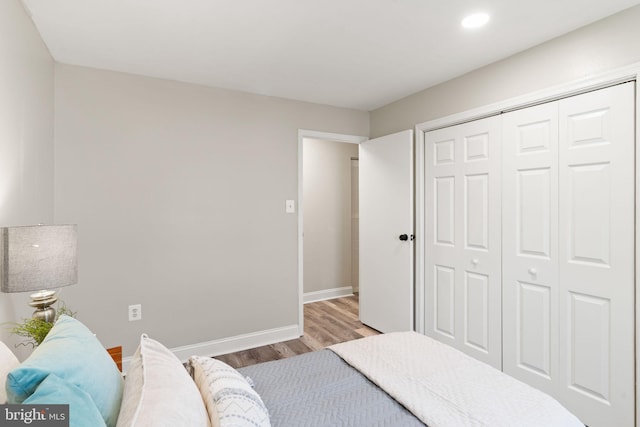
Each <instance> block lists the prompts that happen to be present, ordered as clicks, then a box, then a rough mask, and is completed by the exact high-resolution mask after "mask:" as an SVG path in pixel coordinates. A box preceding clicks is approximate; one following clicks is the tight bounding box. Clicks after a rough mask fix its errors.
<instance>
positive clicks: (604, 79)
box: [415, 62, 640, 426]
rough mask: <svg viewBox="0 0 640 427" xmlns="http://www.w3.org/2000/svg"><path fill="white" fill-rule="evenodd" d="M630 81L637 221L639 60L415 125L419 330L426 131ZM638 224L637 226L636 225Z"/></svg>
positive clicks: (638, 350)
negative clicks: (632, 88) (633, 94)
mask: <svg viewBox="0 0 640 427" xmlns="http://www.w3.org/2000/svg"><path fill="white" fill-rule="evenodd" d="M630 81H635V82H636V99H635V108H636V111H635V117H636V134H635V140H634V142H635V147H636V150H635V165H634V169H635V221H636V224H640V173H639V171H638V167H639V165H640V149H638V148H637V146H638V128H639V126H640V96H638V92H639V89H640V88H638V84H640V62H637V63H634V64H631V65H628V66H625V67H620V68H615V69H613V70H609V71H606V72H602V73H598V74H594V75H592V76H590V77H588V78H582V79H579V80H573V81H570V82H567V83H563V84H560V85H555V86H552V87H549V88H546V89H543V90H539V91H535V92H530V93H527V94H525V95H522V96H517V97H513V98H509V99H506V100H504V101H500V102H496V103H492V104H488V105H484V106H481V107H478V108H474V109H470V110H466V111H463V112H460V113H456V114H452V115H449V116H445V117H441V118H438V119H434V120H429V121H426V122H423V123H419V124H417V125H416V126H415V138H416V236H417V245H416V248H415V250H416V264H415V268H416V276H415V280H416V282H415V283H416V330H417V331H418V332H420V333H424V332H425V328H424V323H425V315H426V313H425V307H424V298H425V296H426V295H425V273H426V272H425V266H424V264H425V263H424V254H425V246H424V241H425V235H426V233H425V229H424V225H425V215H426V210H425V202H426V200H425V197H424V194H425V183H424V177H425V167H426V165H425V161H424V159H425V154H426V153H425V137H424V134H425V132H429V131H432V130H436V129H440V128H444V127H449V126H454V125H458V124H461V123H466V122H470V121H474V120H477V119H481V118H485V117H490V116H494V115H499V114H502V113H506V112H509V111H513V110H519V109H522V108H526V107H530V106H533V105H538V104H544V103H547V102H550V101H556V100H558V99H561V98H567V97H570V96H574V95H579V94H581V93H585V92H590V91H594V90H597V89H603V88H605V87H609V86H614V85H616V84H620V83H626V82H630ZM636 228H637V226H636ZM634 232H635V239H634V240H635V248H634V250H635V284H634V289H635V312H636V316H635V319H636V320H635V354H636V358H635V359H636V369H635V383H636V426H640V383H639V381H638V378H639V374H640V315H638V308H639V307H640V290H639V289H638V285H639V284H640V268H638V267H639V266H640V251H639V250H638V249H639V248H640V233H638V232H637V231H636V230H634Z"/></svg>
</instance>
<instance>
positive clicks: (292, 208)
mask: <svg viewBox="0 0 640 427" xmlns="http://www.w3.org/2000/svg"><path fill="white" fill-rule="evenodd" d="M285 211H286V212H287V213H296V201H295V200H287V201H286V209H285Z"/></svg>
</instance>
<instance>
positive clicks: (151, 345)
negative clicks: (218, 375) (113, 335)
mask: <svg viewBox="0 0 640 427" xmlns="http://www.w3.org/2000/svg"><path fill="white" fill-rule="evenodd" d="M134 426H135V427H176V426H193V427H210V426H211V423H210V422H209V416H208V414H207V409H206V408H205V406H204V402H203V400H202V397H201V396H200V392H199V391H198V388H197V387H196V385H195V383H194V382H193V381H192V379H191V377H189V373H188V372H187V370H186V369H185V367H184V366H183V365H182V363H181V362H180V360H178V358H177V357H176V356H175V355H174V354H173V353H172V352H171V351H170V350H169V349H167V348H166V347H165V346H163V345H162V344H160V343H159V342H158V341H155V340H152V339H151V338H149V337H147V336H146V335H142V337H141V338H140V346H139V347H138V350H137V351H136V353H135V354H134V356H133V360H131V363H130V364H129V369H128V370H127V376H126V379H125V382H124V394H123V397H122V405H121V407H120V415H119V416H118V423H117V427H134Z"/></svg>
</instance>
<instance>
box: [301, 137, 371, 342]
mask: <svg viewBox="0 0 640 427" xmlns="http://www.w3.org/2000/svg"><path fill="white" fill-rule="evenodd" d="M305 138H310V139H321V140H324V141H331V142H344V143H348V144H360V143H362V142H365V141H368V140H369V138H368V137H366V136H358V135H346V134H341V133H330V132H321V131H315V130H307V129H298V334H299V335H300V336H302V335H304V240H303V238H304V222H303V218H304V215H303V214H304V200H303V192H304V185H303V182H304V181H303V170H302V168H303V163H304V161H303V160H304V157H303V154H304V153H303V147H304V139H305Z"/></svg>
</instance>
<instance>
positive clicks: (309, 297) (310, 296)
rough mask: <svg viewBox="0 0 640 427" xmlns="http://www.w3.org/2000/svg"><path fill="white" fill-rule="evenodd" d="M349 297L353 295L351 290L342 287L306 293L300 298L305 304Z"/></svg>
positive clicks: (348, 287) (350, 288)
mask: <svg viewBox="0 0 640 427" xmlns="http://www.w3.org/2000/svg"><path fill="white" fill-rule="evenodd" d="M349 295H353V288H352V287H351V286H344V287H342V288H333V289H324V290H322V291H315V292H306V293H305V294H304V295H303V297H302V298H303V301H304V303H305V304H307V303H310V302H316V301H324V300H328V299H333V298H340V297H347V296H349Z"/></svg>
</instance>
